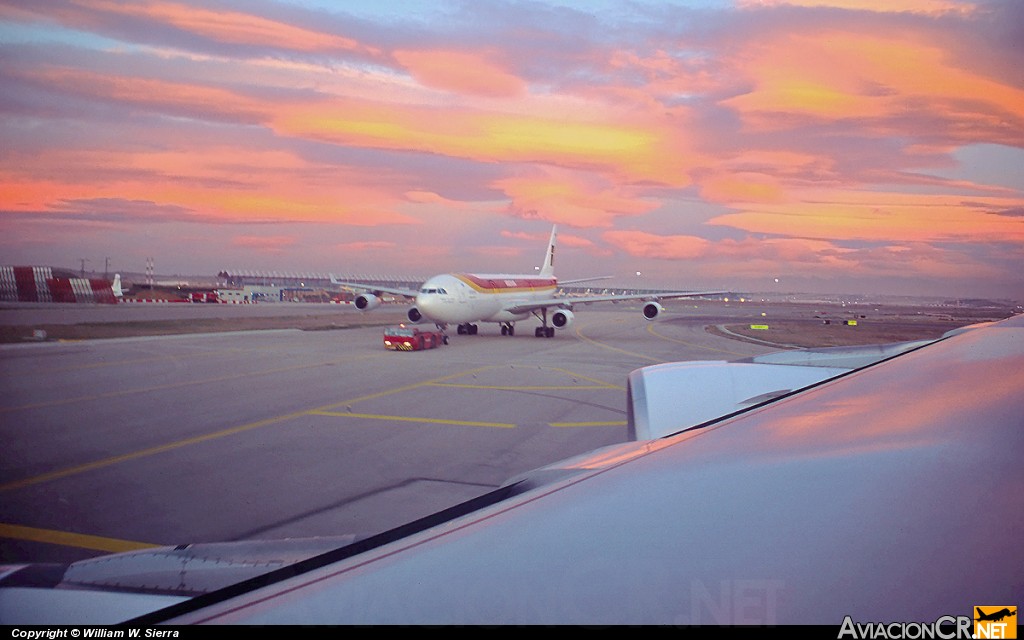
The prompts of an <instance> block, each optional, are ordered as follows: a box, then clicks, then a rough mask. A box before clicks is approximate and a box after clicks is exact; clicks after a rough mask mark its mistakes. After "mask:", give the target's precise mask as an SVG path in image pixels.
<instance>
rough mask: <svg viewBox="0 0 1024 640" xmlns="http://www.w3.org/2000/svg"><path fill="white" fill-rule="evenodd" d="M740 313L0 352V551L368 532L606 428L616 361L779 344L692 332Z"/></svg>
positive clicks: (56, 557) (616, 403)
mask: <svg viewBox="0 0 1024 640" xmlns="http://www.w3.org/2000/svg"><path fill="white" fill-rule="evenodd" d="M609 307H610V305H609ZM189 308H197V309H202V307H189ZM189 308H186V309H175V310H174V311H173V313H175V314H188V313H189ZM203 312H205V313H209V311H203ZM332 312H334V313H355V312H353V311H350V310H348V309H339V310H332ZM48 313H52V311H48ZM104 313H117V312H116V311H104ZM147 313H150V312H147ZM232 313H237V311H235V310H233V311H232ZM749 313H751V310H749V309H747V308H744V307H742V306H736V307H734V308H727V307H722V306H721V305H716V306H714V307H702V305H701V303H699V302H698V303H694V302H686V303H680V304H678V305H676V306H672V307H669V315H668V317H667V318H666V319H664V320H662V321H658V322H654V323H648V322H645V321H644V320H643V318H642V317H641V315H640V312H639V308H638V307H635V306H634V307H628V306H618V305H616V306H614V307H611V308H608V307H603V308H599V307H596V306H595V307H593V308H589V307H588V308H583V309H578V310H577V322H576V324H575V325H574V326H573V327H572V328H570V329H569V330H567V331H561V332H559V333H558V335H557V336H556V337H555V338H552V339H538V338H534V337H533V332H532V331H528V330H526V329H527V328H532V326H533V324H534V323H533V322H529V323H527V322H524V323H522V324H523V331H521V332H520V335H517V336H515V337H503V336H501V335H500V334H499V333H498V329H497V326H496V325H481V329H480V331H481V332H480V334H479V335H476V336H457V335H454V331H453V332H451V333H452V334H453V335H452V336H451V344H449V345H448V346H444V347H441V348H439V349H435V350H431V351H423V352H411V353H405V352H391V351H386V350H384V349H383V346H382V344H381V329H380V328H379V327H362V328H352V329H345V330H336V331H298V330H283V331H250V332H240V333H217V334H199V335H184V336H169V337H146V338H123V339H111V340H89V341H81V342H64V343H42V344H26V345H15V346H4V347H0V376H2V381H3V388H2V394H0V437H2V439H3V442H4V446H3V449H2V453H0V561H3V562H19V561H29V560H31V561H36V562H40V561H53V562H67V561H72V560H76V559H80V558H84V557H89V556H94V555H100V554H103V553H109V552H114V551H123V550H130V549H136V548H141V547H145V546H149V545H169V544H170V545H176V544H182V543H198V542H213V541H234V540H247V539H268V538H273V539H277V538H285V537H290V538H296V537H314V536H338V535H347V534H355V535H368V534H373V533H378V532H381V531H385V530H387V529H389V528H392V527H395V526H397V525H400V524H402V523H405V522H408V521H410V520H412V519H415V518H417V517H421V516H424V515H428V514H430V513H433V512H435V511H437V510H440V509H443V508H446V507H449V506H452V505H454V504H457V503H460V502H462V501H464V500H467V499H470V498H472V497H475V496H478V495H481V494H483V493H486V492H487V491H489V490H491V489H493V488H495V487H497V486H499V485H500V484H502V483H503V482H505V481H506V480H507V479H509V478H511V477H513V476H516V475H517V474H520V473H522V472H525V471H528V470H531V469H535V468H537V467H541V466H543V465H545V464H548V463H551V462H554V461H557V460H561V459H563V458H566V457H569V456H572V455H574V454H578V453H582V452H586V451H590V450H593V449H595V448H598V447H601V446H605V445H609V444H614V443H618V442H621V441H623V440H625V438H626V390H625V381H626V376H627V375H628V373H629V372H630V371H632V370H633V369H636V368H638V367H642V366H645V365H650V364H656V363H661V362H667V361H673V360H695V359H697V360H708V359H715V360H733V359H738V358H743V357H747V356H751V355H755V354H759V353H766V352H769V351H775V350H778V349H777V347H773V346H769V345H758V344H753V343H749V342H743V341H738V340H731V339H728V338H725V337H720V336H716V335H712V334H709V333H708V332H707V331H705V329H704V327H705V326H706V325H708V324H714V323H716V322H724V321H726V320H729V319H736V318H743V317H746V315H747V314H749Z"/></svg>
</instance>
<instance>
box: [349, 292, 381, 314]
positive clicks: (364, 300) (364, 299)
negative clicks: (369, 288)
mask: <svg viewBox="0 0 1024 640" xmlns="http://www.w3.org/2000/svg"><path fill="white" fill-rule="evenodd" d="M355 304H356V309H359V310H360V311H369V310H370V309H376V308H377V307H379V306H380V298H378V297H377V296H375V295H373V294H372V293H362V294H360V295H358V296H356V300H355Z"/></svg>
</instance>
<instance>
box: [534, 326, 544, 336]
mask: <svg viewBox="0 0 1024 640" xmlns="http://www.w3.org/2000/svg"><path fill="white" fill-rule="evenodd" d="M542 335H544V327H537V328H536V329H534V330H533V337H534V338H539V337H541V336H542Z"/></svg>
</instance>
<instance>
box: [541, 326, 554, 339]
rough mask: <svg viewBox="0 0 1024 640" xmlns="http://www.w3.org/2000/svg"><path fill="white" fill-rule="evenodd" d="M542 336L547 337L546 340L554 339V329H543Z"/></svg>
mask: <svg viewBox="0 0 1024 640" xmlns="http://www.w3.org/2000/svg"><path fill="white" fill-rule="evenodd" d="M544 336H545V337H547V338H553V337H555V328H554V327H547V328H545V329H544Z"/></svg>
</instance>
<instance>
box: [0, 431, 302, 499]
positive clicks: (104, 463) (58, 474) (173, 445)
mask: <svg viewBox="0 0 1024 640" xmlns="http://www.w3.org/2000/svg"><path fill="white" fill-rule="evenodd" d="M307 413H308V411H296V412H294V413H289V414H286V415H283V416H275V417H273V418H267V419H266V420H258V421H256V422H250V423H248V424H243V425H239V426H237V427H231V428H230V429H223V430H221V431H215V432H214V433H208V434H206V435H202V436H196V437H194V438H187V439H185V440H178V441H176V442H168V443H167V444H162V445H159V446H156V447H149V448H148V449H141V450H139V451H133V452H131V453H125V454H122V455H119V456H113V457H110V458H104V459H102V460H96V461H94V462H87V463H85V464H80V465H77V466H74V467H68V468H66V469H60V470H58V471H51V472H50V473H44V474H42V475H38V476H35V477H32V478H25V479H24V480H15V481H14V482H8V483H6V484H0V491H8V490H10V489H21V488H22V487H27V486H29V485H33V484H39V483H41V482H47V481H49V480H56V479H58V478H66V477H68V476H74V475H78V474H80V473H85V472H86V471H92V470H94V469H102V468H104V467H109V466H112V465H115V464H119V463H121V462H127V461H129V460H137V459H138V458H147V457H149V456H153V455H156V454H158V453H165V452H167V451H173V450H175V449H180V448H182V447H187V446H190V445H194V444H199V443H201V442H207V441H209V440H216V439H218V438H223V437H225V436H231V435H235V434H236V433H242V432H245V431H250V430H252V429H258V428H260V427H265V426H267V425H271V424H275V423H277V422H284V421H286V420H291V419H293V418H298V417H301V416H304V415H306V414H307Z"/></svg>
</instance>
